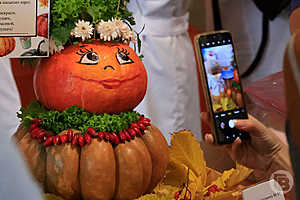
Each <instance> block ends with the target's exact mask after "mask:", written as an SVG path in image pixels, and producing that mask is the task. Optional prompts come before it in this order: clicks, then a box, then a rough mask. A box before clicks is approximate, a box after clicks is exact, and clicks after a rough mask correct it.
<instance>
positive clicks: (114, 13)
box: [49, 0, 141, 54]
mask: <svg viewBox="0 0 300 200" xmlns="http://www.w3.org/2000/svg"><path fill="white" fill-rule="evenodd" d="M127 2H129V0H72V1H71V0H70V1H66V0H51V21H50V43H49V44H50V54H54V53H58V52H60V51H61V50H62V49H64V46H66V45H71V44H76V43H79V42H89V41H90V40H91V39H100V40H102V41H120V42H123V43H127V44H129V43H130V42H132V43H133V44H135V45H136V44H138V49H140V45H141V43H140V39H139V34H140V33H137V32H135V31H134V30H132V28H131V26H132V25H135V21H134V18H133V17H132V13H131V12H129V11H128V10H127V9H126V3H127Z"/></svg>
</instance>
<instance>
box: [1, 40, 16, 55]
mask: <svg viewBox="0 0 300 200" xmlns="http://www.w3.org/2000/svg"><path fill="white" fill-rule="evenodd" d="M15 47H16V41H15V39H14V38H13V37H0V57H2V56H6V55H8V54H9V53H10V52H12V51H13V50H14V49H15Z"/></svg>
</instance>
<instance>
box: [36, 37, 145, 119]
mask: <svg viewBox="0 0 300 200" xmlns="http://www.w3.org/2000/svg"><path fill="white" fill-rule="evenodd" d="M34 87H35V93H36V96H37V99H38V100H39V101H40V102H41V103H42V104H43V105H44V106H46V107H47V108H49V109H55V110H59V111H62V110H64V109H66V108H68V107H70V106H72V105H76V106H79V107H81V108H84V109H85V110H87V111H89V112H97V113H119V112H123V111H128V110H132V109H133V108H134V107H136V106H137V105H138V104H139V103H140V102H141V101H142V99H143V98H144V96H145V93H146V88H147V74H146V70H145V68H144V65H143V63H142V62H141V60H140V58H139V57H138V55H137V54H136V53H135V52H134V51H133V50H132V49H131V48H130V47H129V46H128V45H126V44H123V43H118V42H106V43H103V42H100V41H93V42H92V43H88V44H84V45H82V46H80V45H72V46H68V47H66V49H64V50H63V51H62V53H61V54H55V55H53V56H51V57H50V58H49V59H43V60H42V62H41V63H40V65H39V66H38V67H37V70H36V73H35V78H34Z"/></svg>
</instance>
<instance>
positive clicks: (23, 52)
mask: <svg viewBox="0 0 300 200" xmlns="http://www.w3.org/2000/svg"><path fill="white" fill-rule="evenodd" d="M49 4H50V0H0V58H34V57H47V56H49V36H48V35H49V31H48V30H49V6H50V5H49Z"/></svg>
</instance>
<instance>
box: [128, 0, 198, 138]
mask: <svg viewBox="0 0 300 200" xmlns="http://www.w3.org/2000/svg"><path fill="white" fill-rule="evenodd" d="M188 7H189V1H188V0H131V1H130V3H129V4H128V9H129V10H130V11H132V12H133V14H134V17H135V20H136V22H137V25H136V26H134V27H133V28H134V30H136V31H137V32H139V31H140V30H141V29H142V27H143V26H144V25H145V29H144V31H143V32H142V35H141V40H142V51H141V53H142V54H143V55H144V60H143V62H144V65H145V67H146V70H147V73H148V88H147V92H146V96H145V98H144V100H143V101H142V102H141V103H140V105H138V107H137V108H136V110H137V111H138V112H140V113H142V114H145V115H146V116H148V117H150V118H151V120H152V123H153V124H154V125H156V126H157V127H158V128H159V129H160V130H161V131H162V133H163V134H164V136H165V137H166V139H167V141H168V142H170V133H172V132H175V131H179V130H182V129H190V130H191V131H192V132H193V133H194V134H195V135H196V137H197V138H198V139H201V132H200V103H199V92H198V91H199V90H198V79H197V72H196V63H195V56H194V52H193V48H192V43H191V40H190V38H189V35H188V32H187V30H188V19H189V14H188V12H187V9H188Z"/></svg>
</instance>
